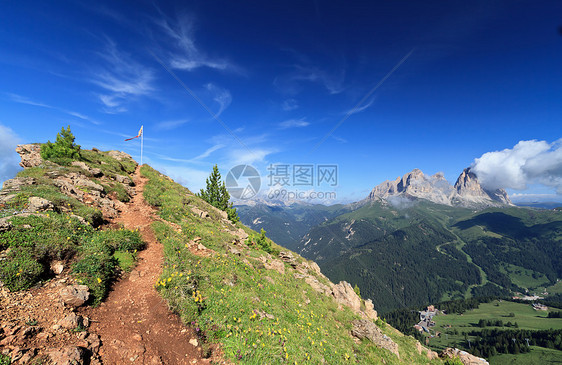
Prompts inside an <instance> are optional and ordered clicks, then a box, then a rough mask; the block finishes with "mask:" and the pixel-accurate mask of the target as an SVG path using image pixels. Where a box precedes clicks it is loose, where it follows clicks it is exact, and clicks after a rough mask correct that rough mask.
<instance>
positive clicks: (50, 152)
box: [41, 126, 80, 160]
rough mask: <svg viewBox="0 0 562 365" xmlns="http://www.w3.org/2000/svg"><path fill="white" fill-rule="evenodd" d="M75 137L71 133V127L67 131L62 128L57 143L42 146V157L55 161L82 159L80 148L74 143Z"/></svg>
mask: <svg viewBox="0 0 562 365" xmlns="http://www.w3.org/2000/svg"><path fill="white" fill-rule="evenodd" d="M74 140H75V137H74V135H73V134H72V132H71V131H70V126H68V127H67V128H66V129H64V127H62V129H61V131H60V132H59V133H57V140H56V141H55V143H52V142H51V141H48V142H47V143H45V144H44V145H42V146H41V157H43V159H45V160H53V159H55V160H56V159H77V158H79V157H80V146H79V145H77V144H76V143H74Z"/></svg>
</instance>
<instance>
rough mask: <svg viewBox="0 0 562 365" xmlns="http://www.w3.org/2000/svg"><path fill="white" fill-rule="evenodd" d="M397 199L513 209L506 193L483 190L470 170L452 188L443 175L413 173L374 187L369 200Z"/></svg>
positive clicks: (503, 191)
mask: <svg viewBox="0 0 562 365" xmlns="http://www.w3.org/2000/svg"><path fill="white" fill-rule="evenodd" d="M395 196H402V197H405V198H408V199H425V200H429V201H431V202H434V203H437V204H445V205H456V206H463V207H471V208H475V207H479V208H480V207H482V208H483V207H488V206H498V205H504V204H508V205H511V201H510V200H509V198H508V196H507V193H506V192H505V190H503V189H498V190H495V191H488V190H486V189H484V188H482V186H481V185H480V183H479V182H478V178H477V177H476V174H474V173H473V172H472V171H471V170H470V168H466V169H464V170H463V171H462V173H461V174H460V176H459V177H458V179H457V181H456V183H455V185H454V186H451V184H449V182H448V181H447V180H446V179H445V176H444V174H443V173H442V172H438V173H436V174H434V175H432V176H426V175H425V174H424V173H423V172H422V171H421V170H420V169H414V170H412V171H411V172H409V173H407V174H405V175H404V176H402V177H398V178H396V180H394V181H390V180H387V181H384V182H383V183H381V184H379V185H377V186H375V188H373V190H372V191H371V193H370V194H369V196H368V197H367V200H370V201H372V200H380V199H383V200H387V199H388V198H391V197H395Z"/></svg>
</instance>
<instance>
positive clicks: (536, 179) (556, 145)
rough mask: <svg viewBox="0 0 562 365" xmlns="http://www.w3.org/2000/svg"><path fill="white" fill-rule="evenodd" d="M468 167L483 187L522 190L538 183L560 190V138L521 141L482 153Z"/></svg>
mask: <svg viewBox="0 0 562 365" xmlns="http://www.w3.org/2000/svg"><path fill="white" fill-rule="evenodd" d="M471 169H472V171H473V172H474V173H475V174H476V176H478V181H479V182H480V184H481V185H482V186H484V187H485V188H486V189H498V188H511V189H515V190H524V189H526V188H527V186H528V185H529V184H541V185H545V186H548V187H552V188H555V189H556V192H557V194H562V139H559V140H557V141H555V142H552V143H548V142H546V141H537V140H530V141H520V142H519V143H517V144H516V145H515V146H514V147H513V148H506V149H505V150H502V151H494V152H487V153H485V154H483V155H482V156H481V157H480V158H477V159H475V160H474V163H473V164H472V167H471Z"/></svg>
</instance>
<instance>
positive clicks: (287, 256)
mask: <svg viewBox="0 0 562 365" xmlns="http://www.w3.org/2000/svg"><path fill="white" fill-rule="evenodd" d="M279 258H280V259H281V261H285V262H286V263H288V264H289V265H291V266H292V267H293V268H296V267H297V266H298V265H299V263H298V261H297V259H295V257H294V256H293V254H292V253H290V252H287V251H281V252H279Z"/></svg>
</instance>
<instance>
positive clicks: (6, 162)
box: [0, 124, 21, 186]
mask: <svg viewBox="0 0 562 365" xmlns="http://www.w3.org/2000/svg"><path fill="white" fill-rule="evenodd" d="M19 141H20V139H19V137H18V136H17V135H16V133H15V132H14V131H13V130H11V129H10V128H8V127H5V126H3V125H2V124H0V186H2V182H4V181H5V180H7V179H11V178H13V177H14V176H15V174H16V173H17V172H18V170H21V168H20V167H19V164H18V161H19V158H18V154H17V153H16V151H15V149H16V146H17V144H18V143H19Z"/></svg>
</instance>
